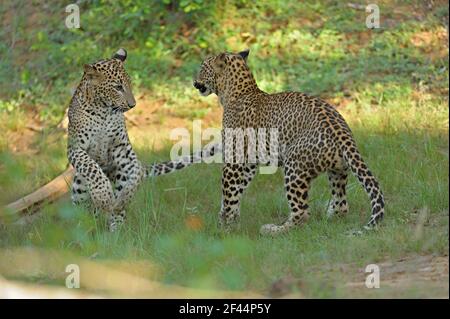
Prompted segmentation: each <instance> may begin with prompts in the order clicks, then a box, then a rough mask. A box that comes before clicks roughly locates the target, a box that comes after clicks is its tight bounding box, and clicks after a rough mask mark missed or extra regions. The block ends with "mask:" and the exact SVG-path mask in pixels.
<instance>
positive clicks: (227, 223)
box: [219, 214, 240, 233]
mask: <svg viewBox="0 0 450 319" xmlns="http://www.w3.org/2000/svg"><path fill="white" fill-rule="evenodd" d="M239 226H240V223H239V216H238V215H235V216H233V218H226V217H224V216H223V215H222V214H219V228H220V229H221V230H222V231H224V232H225V233H229V232H232V231H235V230H237V229H239Z"/></svg>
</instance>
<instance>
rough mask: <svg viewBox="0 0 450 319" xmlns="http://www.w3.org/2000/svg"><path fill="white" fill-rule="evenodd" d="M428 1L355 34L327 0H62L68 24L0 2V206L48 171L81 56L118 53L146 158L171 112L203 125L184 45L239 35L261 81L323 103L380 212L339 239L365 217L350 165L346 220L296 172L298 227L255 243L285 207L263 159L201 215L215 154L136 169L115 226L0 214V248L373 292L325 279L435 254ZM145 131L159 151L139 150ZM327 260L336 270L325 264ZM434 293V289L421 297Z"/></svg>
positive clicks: (442, 126)
mask: <svg viewBox="0 0 450 319" xmlns="http://www.w3.org/2000/svg"><path fill="white" fill-rule="evenodd" d="M435 3H436V4H435V5H434V6H433V7H432V8H431V9H430V8H428V7H426V5H425V4H422V1H379V2H378V4H379V6H380V13H381V28H380V29H378V30H368V29H367V28H366V26H365V18H366V13H365V11H364V10H358V9H352V8H349V7H348V6H347V3H346V2H345V1H331V0H329V1H320V2H318V1H292V2H291V1H259V2H257V4H255V2H254V1H246V0H235V1H203V0H191V1H185V0H181V1H166V0H164V1H160V2H154V3H153V4H152V5H148V1H145V0H135V1H126V0H123V1H106V0H97V1H84V2H82V3H81V4H80V12H81V29H79V30H69V29H67V28H65V25H64V19H65V17H66V14H65V12H64V7H63V6H62V4H60V2H59V1H45V4H44V1H6V3H5V5H3V4H2V6H1V7H0V16H1V17H2V21H3V22H2V23H3V25H2V28H1V29H0V56H1V60H0V129H1V130H2V132H4V134H2V136H1V137H0V189H1V191H0V202H1V201H3V202H8V201H11V200H14V199H16V198H19V197H20V196H21V195H24V194H26V193H28V192H30V191H31V190H34V189H35V188H36V187H38V186H40V185H42V184H43V183H44V182H46V181H49V180H50V179H52V178H53V177H55V176H56V175H58V174H59V173H60V172H61V171H62V170H63V169H64V168H65V166H66V163H67V159H66V157H65V156H66V155H65V137H64V133H63V132H62V131H61V130H58V128H57V124H58V122H59V121H61V119H62V118H63V115H64V111H65V108H66V107H67V105H68V101H69V99H70V94H71V93H70V90H71V88H73V87H74V86H75V85H76V84H77V81H79V79H80V77H81V74H82V65H83V64H84V63H89V62H93V61H95V60H97V59H99V58H103V57H108V56H110V55H111V54H112V53H113V52H114V51H115V50H117V48H119V47H125V48H126V49H127V50H128V55H129V58H128V60H127V62H126V66H127V69H128V71H129V73H130V75H131V76H132V78H133V83H134V86H135V89H134V90H135V95H136V96H143V99H142V100H138V105H137V108H136V109H137V110H136V111H135V112H136V113H134V114H135V116H136V117H137V118H143V117H150V118H151V123H150V124H149V125H148V127H144V128H139V127H138V128H137V129H136V130H134V131H133V130H132V131H131V136H132V140H133V144H134V145H135V148H136V149H137V151H138V153H139V156H140V157H141V159H142V160H144V161H157V160H166V159H167V158H168V154H169V146H168V145H170V144H169V143H170V141H169V125H171V123H175V124H177V125H184V126H185V127H187V128H190V127H191V120H192V119H198V118H203V119H204V120H205V121H206V122H208V123H209V124H210V125H212V126H216V127H219V126H220V120H221V116H220V111H219V109H218V107H217V103H218V102H217V99H216V98H215V97H209V98H206V99H205V98H202V97H200V96H198V92H196V91H195V90H194V89H193V88H192V84H191V82H192V75H193V74H194V72H196V70H197V68H198V67H199V63H200V62H201V60H202V58H203V57H205V56H206V55H208V54H213V53H217V52H220V51H223V50H227V51H238V50H241V49H243V48H250V52H251V53H250V57H249V64H250V67H251V68H252V70H253V72H254V75H255V77H256V80H257V82H258V84H259V85H260V87H261V88H262V89H264V90H266V91H268V92H275V91H281V90H298V91H303V92H307V93H310V94H313V95H318V96H320V97H322V98H324V99H326V100H328V101H330V102H332V103H333V104H335V105H337V107H338V108H339V110H340V111H341V113H342V114H343V115H344V117H345V118H346V119H347V120H348V122H349V124H350V126H351V128H352V130H353V131H354V134H355V137H356V141H357V143H358V145H359V147H360V150H361V153H362V154H363V155H364V157H365V160H366V161H367V163H368V165H369V167H370V168H371V170H372V171H373V172H374V174H375V175H376V176H377V177H378V179H379V180H380V184H381V186H382V188H383V191H384V193H385V196H386V205H387V208H386V219H385V222H384V224H383V226H382V227H381V228H380V229H379V230H377V231H374V232H370V233H367V234H364V235H363V236H359V237H349V236H347V235H346V234H347V232H349V231H351V230H354V229H359V228H360V227H361V226H362V225H363V224H364V223H365V222H366V221H367V220H368V217H369V210H370V205H369V200H368V199H367V197H366V194H365V193H364V191H363V189H362V188H361V187H360V186H359V184H358V183H357V181H356V179H355V178H353V177H352V178H351V179H350V182H349V185H348V194H349V205H350V213H349V216H348V217H347V218H345V219H339V220H328V219H326V218H325V211H326V207H327V204H328V201H329V199H330V190H329V188H328V185H327V181H326V178H325V177H324V176H322V177H320V178H318V179H317V181H315V183H314V185H313V189H312V193H311V216H312V218H311V219H310V221H309V222H308V224H306V225H305V226H304V227H303V228H302V229H301V230H298V231H293V232H291V233H290V234H288V235H285V236H282V237H280V238H276V239H270V238H261V237H259V235H258V230H259V227H260V225H262V224H264V223H271V222H279V221H281V220H282V219H283V218H284V217H285V216H286V214H287V211H288V206H287V202H286V200H285V196H284V190H283V183H282V176H281V173H280V172H278V173H277V174H275V175H260V176H257V177H256V179H255V181H254V183H253V184H252V185H251V186H250V188H249V189H248V192H247V193H246V194H245V196H244V201H243V203H242V208H241V212H242V216H241V227H240V229H239V230H238V231H236V232H235V233H233V234H230V235H224V234H222V233H220V231H218V229H217V227H216V223H217V213H218V211H219V208H220V166H219V165H205V164H201V165H197V166H195V167H191V168H188V169H186V170H184V171H181V172H179V173H176V174H173V175H169V176H163V177H160V178H158V179H155V180H151V181H149V182H146V183H145V184H144V185H143V187H142V188H141V190H140V191H139V194H138V195H137V196H136V198H135V199H134V201H133V203H132V204H131V206H130V208H129V219H128V222H127V224H126V226H124V227H123V228H122V229H121V230H120V232H118V233H115V234H110V233H108V232H106V231H105V228H104V227H103V226H102V225H100V223H98V224H96V223H95V221H94V220H93V219H92V218H91V216H90V215H89V214H88V213H87V212H86V211H83V210H80V209H76V208H74V207H72V206H71V204H70V202H69V201H68V200H67V199H65V200H62V201H61V202H60V203H58V204H55V205H48V206H47V207H45V208H44V209H43V212H42V214H40V216H39V217H38V218H36V219H35V220H34V221H33V222H32V223H30V224H27V225H25V226H18V225H6V226H0V249H1V248H8V247H18V246H28V247H43V248H48V249H56V250H64V251H69V252H71V253H74V254H77V255H81V256H86V257H89V256H92V255H95V256H97V257H96V258H98V259H117V260H132V261H139V260H151V261H153V262H155V263H157V264H158V265H160V266H161V268H162V269H163V270H164V271H163V272H162V274H161V278H160V279H161V280H162V281H164V282H166V283H173V284H179V285H186V286H190V287H213V288H218V289H231V290H252V291H259V292H261V293H267V292H268V290H269V287H270V286H271V284H272V283H273V282H274V281H276V280H278V279H279V278H283V277H286V276H292V277H294V278H299V279H300V280H301V281H302V285H301V288H300V293H301V294H302V295H303V296H307V297H349V296H356V297H358V296H361V294H363V295H365V296H369V297H370V296H372V297H374V296H381V295H382V293H383V289H380V290H379V291H378V292H371V291H368V290H361V291H358V292H357V293H355V292H354V291H352V290H351V289H348V288H346V286H345V282H343V281H352V280H354V278H355V276H356V274H355V272H356V271H357V270H356V269H361V268H362V269H363V268H364V266H365V265H367V264H369V263H378V262H382V261H385V260H398V259H400V258H403V257H404V256H410V255H426V254H435V255H438V256H448V220H449V217H448V209H449V203H448V193H449V190H448V174H449V171H448V126H449V125H448V124H449V123H448V116H449V114H448V97H447V95H448V86H449V77H448V75H449V73H448V67H449V65H448V47H447V46H446V43H447V41H448V40H447V39H448V38H447V33H446V29H445V27H444V25H443V21H444V20H446V21H447V23H448V2H445V1H435ZM140 101H141V102H140ZM154 105H156V106H158V107H157V109H156V111H154V112H153V113H150V111H149V110H150V109H152V106H154ZM147 111H148V113H146V112H147ZM133 112H134V111H133ZM175 124H174V125H175ZM30 125H37V126H39V127H42V130H40V131H39V132H34V131H31V130H30V129H29V126H30ZM155 127H156V128H155ZM156 130H159V132H158V133H159V135H156ZM137 131H141V132H139V133H138V132H137ZM133 132H134V133H133ZM154 134H155V135H154ZM142 136H145V139H142V138H141V137H142ZM161 136H162V137H163V139H164V140H163V141H162V144H163V146H162V147H152V145H153V144H152V141H153V142H154V141H155V140H157V139H158V138H159V137H161ZM164 145H165V146H164ZM424 216H425V217H424ZM341 265H354V266H352V267H353V268H351V270H350V271H336V270H335V271H331V272H327V271H326V270H325V269H329V268H333V269H340V268H339V267H340V266H341ZM447 271H448V270H447ZM447 278H448V272H447ZM21 279H23V280H29V281H31V280H36V278H21ZM38 279H39V280H40V282H49V283H51V282H52V281H51V279H48V278H47V277H45V276H44V275H43V277H42V278H38ZM57 284H60V283H57ZM382 284H383V282H382ZM430 287H431V286H430ZM415 288H417V287H410V286H408V287H406V288H405V289H400V288H398V290H395V288H394V289H393V291H394V292H392V293H391V294H390V295H389V296H399V297H427V296H429V294H428V292H429V291H428V290H427V287H425V288H424V289H415ZM384 292H386V291H385V290H384ZM430 294H431V292H430ZM445 294H447V296H448V286H447V290H446V291H442V290H441V291H440V292H438V293H436V295H437V296H442V295H445ZM383 296H386V295H383Z"/></svg>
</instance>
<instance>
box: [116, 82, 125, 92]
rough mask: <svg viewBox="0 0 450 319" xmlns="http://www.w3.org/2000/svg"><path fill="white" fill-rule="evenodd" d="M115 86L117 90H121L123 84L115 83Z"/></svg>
mask: <svg viewBox="0 0 450 319" xmlns="http://www.w3.org/2000/svg"><path fill="white" fill-rule="evenodd" d="M115 88H116V90H117V91H121V92H122V91H123V86H122V84H117V85H116V86H115Z"/></svg>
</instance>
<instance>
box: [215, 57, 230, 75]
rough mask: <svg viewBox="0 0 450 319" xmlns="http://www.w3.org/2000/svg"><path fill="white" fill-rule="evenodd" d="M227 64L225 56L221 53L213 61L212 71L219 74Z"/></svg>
mask: <svg viewBox="0 0 450 319" xmlns="http://www.w3.org/2000/svg"><path fill="white" fill-rule="evenodd" d="M226 63H227V54H226V53H221V54H219V55H218V56H216V58H215V59H214V70H215V71H216V72H221V71H222V70H223V69H225V66H226Z"/></svg>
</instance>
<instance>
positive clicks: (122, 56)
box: [113, 48, 127, 62]
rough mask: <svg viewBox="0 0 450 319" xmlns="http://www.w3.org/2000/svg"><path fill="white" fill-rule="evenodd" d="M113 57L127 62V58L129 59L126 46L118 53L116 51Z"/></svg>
mask: <svg viewBox="0 0 450 319" xmlns="http://www.w3.org/2000/svg"><path fill="white" fill-rule="evenodd" d="M113 59H117V60H120V61H122V62H125V60H126V59H127V50H125V49H124V48H120V49H119V50H117V52H116V53H114V55H113Z"/></svg>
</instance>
